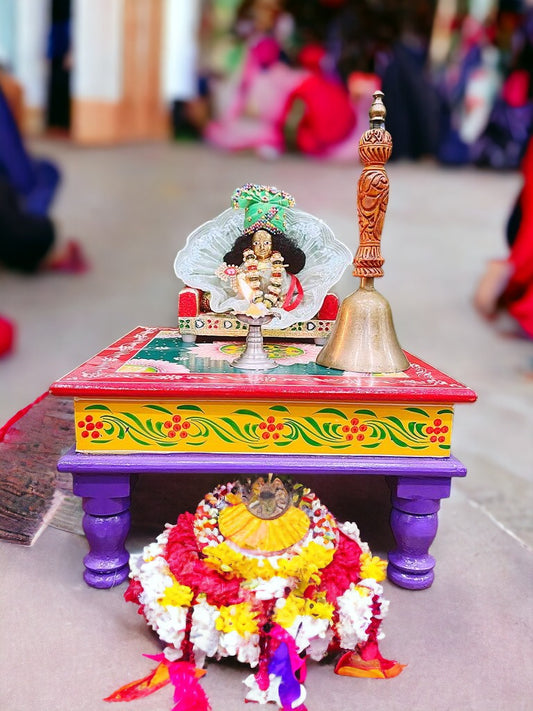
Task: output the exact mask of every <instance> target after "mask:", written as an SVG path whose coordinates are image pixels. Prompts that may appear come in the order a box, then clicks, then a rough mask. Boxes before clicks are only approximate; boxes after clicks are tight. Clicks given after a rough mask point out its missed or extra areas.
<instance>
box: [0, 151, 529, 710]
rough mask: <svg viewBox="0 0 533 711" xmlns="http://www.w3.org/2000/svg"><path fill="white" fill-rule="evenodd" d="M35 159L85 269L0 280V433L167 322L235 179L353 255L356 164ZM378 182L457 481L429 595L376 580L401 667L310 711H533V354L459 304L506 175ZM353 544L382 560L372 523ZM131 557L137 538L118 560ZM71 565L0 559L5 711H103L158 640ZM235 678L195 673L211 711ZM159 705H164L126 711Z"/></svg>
mask: <svg viewBox="0 0 533 711" xmlns="http://www.w3.org/2000/svg"><path fill="white" fill-rule="evenodd" d="M33 148H34V150H35V151H36V152H40V153H44V154H47V155H49V156H52V157H54V158H55V159H57V160H58V161H59V163H60V164H61V165H62V167H63V171H64V184H63V187H62V189H61V192H60V195H59V198H58V201H57V203H56V205H55V209H54V215H55V217H56V219H57V220H58V222H59V223H60V225H61V230H62V232H63V233H64V234H65V235H67V236H75V237H77V238H78V239H79V240H80V241H81V242H82V243H83V245H84V246H85V248H86V250H87V252H88V254H89V256H90V259H91V262H92V270H91V271H90V272H89V273H87V274H85V275H82V276H68V275H51V274H47V275H39V276H33V277H23V276H20V275H16V274H13V273H8V272H6V271H2V272H0V312H1V313H2V314H3V315H5V316H9V317H10V318H12V319H14V320H15V321H16V323H17V325H18V342H17V348H16V350H15V352H14V353H13V354H12V355H11V356H9V357H8V358H4V359H3V360H0V423H3V422H4V421H6V420H7V419H8V418H9V417H10V416H11V415H13V414H14V413H15V412H16V411H17V410H18V409H20V408H21V407H24V406H25V405H27V404H28V403H29V402H31V401H33V400H34V399H35V398H36V397H37V396H38V395H40V394H41V393H42V392H44V391H45V390H46V389H47V388H48V386H49V384H50V383H51V382H53V381H54V380H55V379H57V378H58V377H60V376H61V375H63V374H64V373H66V372H68V371H69V370H71V369H72V368H74V367H76V366H77V365H78V364H79V363H81V362H82V361H84V360H86V359H87V358H88V357H90V356H91V355H93V354H95V353H96V352H97V351H98V350H100V349H101V348H103V347H104V346H106V345H108V343H110V342H112V341H114V340H116V339H117V338H118V337H120V336H121V335H123V334H124V333H126V332H127V331H128V330H130V329H131V328H133V327H135V326H137V325H159V326H173V325H175V324H176V295H177V291H178V289H179V286H180V284H179V283H178V282H177V280H176V278H175V277H174V274H173V271H172V262H173V259H174V256H175V254H176V252H177V251H178V249H179V248H180V247H181V246H182V245H183V243H184V240H185V238H186V236H187V235H188V233H189V232H190V231H191V230H192V229H194V228H195V227H196V226H197V225H198V224H200V223H201V222H203V221H205V220H206V219H210V218H211V217H214V216H215V215H217V214H218V213H219V212H221V211H222V210H224V209H225V208H226V207H228V206H229V197H230V195H231V193H232V191H233V189H234V188H235V187H237V186H239V185H241V184H242V183H245V182H260V183H268V184H274V185H277V186H278V187H281V188H284V189H286V190H288V191H289V192H291V193H292V194H293V195H294V196H295V198H296V201H297V205H298V207H300V208H301V209H303V210H307V211H309V212H313V213H314V214H316V215H317V216H319V217H321V218H322V219H323V220H325V221H326V222H327V223H328V224H329V225H330V226H331V228H332V229H333V230H334V232H335V233H336V235H337V236H338V237H339V238H340V239H341V240H343V241H344V242H345V243H346V244H347V245H348V246H349V247H350V248H351V249H352V250H353V249H354V248H355V246H356V244H357V226H356V219H355V189H356V182H357V178H358V175H359V168H358V167H357V166H347V165H326V164H321V163H316V162H309V161H308V160H306V159H304V158H302V157H299V156H286V157H282V158H280V159H278V160H276V161H272V162H260V161H259V160H258V159H257V158H255V157H253V156H232V157H228V156H224V155H221V154H218V153H214V152H213V151H212V150H210V149H208V148H207V147H205V146H202V145H196V144H173V145H171V144H157V145H140V146H134V147H131V146H130V147H120V148H114V149H107V150H104V149H91V150H88V149H80V148H76V147H74V146H71V145H69V144H68V143H53V142H39V143H36V144H35V145H34V146H33ZM388 172H389V177H390V181H391V196H390V203H389V209H388V214H387V218H386V222H385V231H384V236H383V252H384V256H385V258H386V263H385V277H384V279H382V280H381V283H380V284H379V285H378V288H379V289H380V291H382V293H383V294H384V295H385V296H386V297H387V298H388V299H389V301H390V303H391V306H392V310H393V314H394V320H395V324H396V330H397V333H398V337H399V340H400V342H401V344H402V346H403V347H404V348H405V349H406V350H409V351H411V352H412V353H414V354H416V355H417V356H419V357H421V358H422V359H424V360H426V361H428V362H429V363H432V364H433V365H435V366H437V367H438V368H440V369H441V370H444V371H445V372H447V373H449V374H450V375H452V376H453V377H454V378H456V379H457V380H460V381H462V382H464V383H466V384H467V385H468V386H470V387H471V388H473V389H474V390H476V391H477V393H478V395H479V400H478V402H477V403H476V404H472V405H463V406H459V407H458V408H457V411H456V417H455V427H454V441H453V452H454V454H455V455H456V456H457V457H458V458H459V459H461V460H462V461H463V462H464V463H465V464H466V466H467V467H468V470H469V473H468V476H467V477H466V479H465V480H463V481H456V482H455V483H454V488H453V492H452V496H451V498H450V499H449V500H447V501H445V502H443V506H442V508H441V513H440V525H439V533H438V536H437V539H436V542H435V544H434V546H433V548H432V553H433V554H434V555H435V557H436V558H437V568H436V580H435V583H434V585H433V586H432V587H431V588H430V589H429V590H426V591H422V592H408V591H405V590H401V589H399V588H396V587H394V586H393V585H391V584H388V583H387V584H386V595H387V597H388V598H389V599H390V601H391V607H390V611H389V615H388V617H387V619H386V620H385V624H384V631H385V633H386V639H385V640H384V642H383V643H382V651H383V652H384V654H385V655H386V656H389V657H393V658H396V659H399V660H400V661H401V662H404V663H407V664H408V667H407V669H406V670H405V671H404V672H403V674H402V675H401V676H400V677H398V678H397V679H394V680H389V681H375V680H358V679H346V678H340V677H337V676H336V675H335V674H334V673H333V670H332V668H331V667H329V666H323V665H320V666H319V665H310V670H309V675H308V680H307V683H306V686H307V688H308V692H309V695H308V709H309V711H317V709H320V708H322V707H323V705H324V699H325V698H326V695H327V699H328V702H329V703H330V704H331V708H335V709H338V710H339V711H348V710H349V709H352V708H355V707H366V708H374V709H376V710H377V711H381V710H385V709H387V711H394V710H395V709H398V710H400V709H402V710H403V709H412V710H414V711H425V710H426V709H434V710H435V711H452V710H454V711H455V710H461V711H462V710H470V709H473V710H475V711H477V709H480V710H485V709H487V710H488V711H497V710H504V711H506V710H507V709H513V710H524V711H526V710H528V709H531V708H533V701H532V699H533V675H532V674H531V670H530V660H531V657H532V654H533V605H532V602H531V598H532V596H531V590H532V582H533V566H532V561H533V557H532V549H533V521H532V515H531V511H532V508H533V437H532V436H531V432H532V430H533V405H532V402H533V398H532V396H533V378H532V376H531V371H532V369H533V342H532V341H528V340H525V339H522V338H518V337H516V329H515V328H514V324H512V323H511V322H510V321H506V320H505V319H504V320H500V321H499V322H498V323H496V324H491V325H488V324H486V323H484V322H482V321H481V320H480V319H479V318H478V317H477V315H476V314H475V312H474V311H473V309H472V307H471V296H472V293H473V290H474V285H475V283H476V281H477V279H478V278H479V277H480V275H481V273H482V271H483V268H484V264H485V262H486V261H487V259H489V258H491V257H495V256H496V257H497V256H503V255H505V248H504V237H503V229H504V224H505V219H506V216H507V213H508V211H509V209H510V206H511V203H512V201H513V199H514V197H515V195H516V192H517V190H518V187H519V184H520V177H519V175H517V174H514V173H513V174H498V173H492V172H482V171H478V170H474V169H463V170H445V169H443V168H441V167H438V166H436V165H434V164H433V163H418V164H410V163H401V164H392V165H390V166H389V170H388ZM356 286H357V284H356V283H355V280H354V279H353V277H352V276H351V275H350V273H349V270H347V273H346V274H345V276H344V277H343V279H342V280H341V282H340V283H339V285H338V288H337V291H338V293H339V294H340V295H341V296H345V295H347V294H349V293H351V292H352V291H353V290H354V289H355V288H356ZM200 489H201V486H200ZM203 493H205V492H204V491H203V489H201V490H199V491H198V498H200V497H201V496H202V495H203ZM325 503H326V504H327V500H326V501H325ZM177 513H178V511H177V512H176V514H177ZM363 537H364V538H366V540H368V541H369V543H370V545H371V547H373V548H374V550H375V552H376V553H380V552H383V551H380V550H379V541H380V538H379V536H377V534H376V532H375V531H373V529H372V525H371V522H370V524H368V525H366V526H365V530H363ZM144 542H147V541H145V540H144V539H143V535H142V532H140V531H139V532H134V535H133V536H132V540H131V547H132V548H138V547H139V546H140V545H142V544H143V543H144ZM376 546H377V547H376ZM85 551H86V544H85V540H84V539H83V538H82V537H80V536H76V535H74V534H68V533H64V532H61V531H58V530H55V529H52V528H48V529H47V530H46V531H45V532H44V533H43V535H42V536H41V537H40V538H39V539H38V540H37V542H36V543H35V544H34V546H32V547H31V548H22V547H19V546H14V545H10V544H7V543H2V544H0V569H1V570H2V576H1V579H0V600H1V615H2V630H1V632H0V635H1V636H0V676H1V678H2V682H1V684H0V708H2V709H6V711H26V710H29V709H33V708H35V707H37V706H39V707H40V708H42V709H47V710H48V709H54V710H56V711H67V710H68V711H70V709H73V708H76V709H79V710H81V711H93V710H94V711H96V710H97V709H104V708H107V705H106V704H104V702H102V701H101V699H102V698H103V697H104V696H106V695H107V694H108V693H110V692H111V691H112V690H113V689H115V688H117V687H118V686H120V685H121V684H123V683H125V682H127V681H130V680H132V679H135V678H138V677H140V676H143V675H144V674H145V673H147V671H148V669H149V668H150V662H149V661H148V660H146V659H144V658H143V657H142V654H143V653H153V652H154V651H155V650H156V649H157V645H156V642H155V640H154V639H153V637H152V636H151V634H150V632H149V630H148V629H147V627H146V625H145V624H144V623H143V621H142V619H141V618H140V617H139V616H138V615H137V614H136V611H135V608H134V606H133V605H126V603H124V602H123V600H122V593H123V587H122V588H119V589H114V590H111V591H96V590H91V589H89V588H88V587H86V586H85V584H84V583H83V581H82V580H81V570H82V564H81V559H82V557H83V555H84V553H85ZM245 675H246V669H244V668H241V667H239V666H238V665H227V664H222V663H212V664H210V665H209V672H208V674H207V676H206V677H205V679H204V680H203V682H202V683H203V685H204V687H205V688H206V690H207V692H208V694H209V696H210V699H211V702H212V706H213V710H214V711H230V710H231V711H232V710H233V709H241V708H242V709H244V708H249V706H248V705H247V706H246V707H245V706H244V704H243V703H242V699H243V696H244V687H242V685H241V683H240V682H241V680H242V679H243V678H244V676H245ZM171 707H172V703H171V699H170V693H169V692H168V690H163V691H160V692H158V693H157V694H156V695H155V696H153V697H150V698H148V699H145V700H141V701H137V702H134V704H133V705H132V707H131V708H132V709H133V708H138V709H139V710H140V711H142V710H143V709H144V710H145V711H148V710H149V709H150V710H151V709H154V710H155V709H170V708H171Z"/></svg>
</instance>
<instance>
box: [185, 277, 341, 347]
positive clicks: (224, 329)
mask: <svg viewBox="0 0 533 711" xmlns="http://www.w3.org/2000/svg"><path fill="white" fill-rule="evenodd" d="M338 310H339V297H338V296H337V295H336V294H333V293H331V292H330V293H328V294H326V297H325V298H324V301H323V302H322V306H321V307H320V309H319V310H318V313H317V314H316V315H315V316H314V317H313V318H311V319H308V320H306V321H297V322H296V323H293V324H291V325H290V326H288V327H287V328H283V329H281V328H271V329H269V330H268V332H266V333H265V335H266V336H267V337H271V338H290V339H291V340H295V339H299V338H302V339H303V338H312V339H313V340H314V341H315V343H316V344H317V345H319V346H320V345H323V344H324V343H325V342H326V338H327V337H328V336H329V334H330V331H331V328H332V326H333V324H334V323H335V319H336V318H337V312H338ZM178 328H179V331H180V334H181V337H182V339H183V340H184V341H185V343H193V342H194V341H195V340H196V337H197V336H211V337H213V336H214V337H220V336H224V337H230V338H232V337H234V336H245V335H246V331H247V330H248V326H247V324H245V323H243V322H242V321H239V319H238V318H237V317H236V316H234V315H233V314H231V313H226V314H217V313H215V312H214V311H212V310H211V304H210V299H209V293H208V292H204V291H202V290H201V289H194V288H192V287H190V286H187V287H185V288H184V289H182V290H181V291H180V292H179V295H178Z"/></svg>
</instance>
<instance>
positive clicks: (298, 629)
mask: <svg viewBox="0 0 533 711" xmlns="http://www.w3.org/2000/svg"><path fill="white" fill-rule="evenodd" d="M278 602H279V601H278ZM276 606H277V605H276ZM329 626H330V621H329V620H327V619H325V618H320V617H312V616H311V615H297V616H296V617H295V618H294V622H293V623H292V625H291V626H290V627H288V628H287V632H288V633H289V634H290V635H291V637H292V638H293V639H294V642H295V644H296V648H297V650H298V654H300V652H303V650H304V649H307V648H308V647H309V646H310V644H311V640H319V639H320V640H323V641H324V642H325V649H327V648H328V646H329V642H330V640H331V635H328V628H329ZM321 646H322V645H321V644H320V643H317V644H315V645H314V646H313V649H314V650H315V652H316V653H318V650H319V649H320V648H321ZM324 653H325V652H324ZM323 656H324V654H321V655H320V656H319V657H318V658H317V657H315V656H313V657H312V658H313V659H315V660H318V659H322V657H323Z"/></svg>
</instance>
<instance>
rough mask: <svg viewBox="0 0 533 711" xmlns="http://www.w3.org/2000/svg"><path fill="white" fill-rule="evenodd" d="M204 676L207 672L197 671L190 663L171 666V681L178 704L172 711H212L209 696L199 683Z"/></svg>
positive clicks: (176, 663) (175, 663) (172, 664)
mask: <svg viewBox="0 0 533 711" xmlns="http://www.w3.org/2000/svg"><path fill="white" fill-rule="evenodd" d="M204 674H205V670H203V669H197V668H195V667H194V666H193V665H192V664H189V663H188V662H172V663H171V664H170V680H171V682H172V684H173V685H174V701H175V702H176V705H175V706H174V708H173V709H172V711H211V705H210V703H209V699H208V698H207V694H206V693H205V691H204V690H203V688H202V686H201V685H200V684H199V682H198V679H199V678H200V677H202V676H203V675H204Z"/></svg>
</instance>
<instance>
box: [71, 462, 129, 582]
mask: <svg viewBox="0 0 533 711" xmlns="http://www.w3.org/2000/svg"><path fill="white" fill-rule="evenodd" d="M73 491H74V493H75V494H77V495H78V496H81V497H82V498H83V510H84V512H85V515H84V517H83V530H84V531H85V536H86V537H87V542H88V543H89V553H88V554H87V555H86V556H85V558H84V559H83V562H84V563H85V573H84V575H83V577H84V579H85V582H86V583H87V584H88V585H90V586H91V587H93V588H112V587H114V586H115V585H120V583H122V582H123V581H124V580H125V579H126V578H127V577H128V574H129V565H128V563H129V553H128V551H127V550H126V547H125V545H124V544H125V542H126V537H127V535H128V532H129V529H130V512H129V507H130V497H129V494H130V476H129V474H124V475H117V474H111V475H107V476H102V475H99V476H91V475H84V474H76V473H73Z"/></svg>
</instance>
